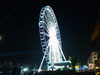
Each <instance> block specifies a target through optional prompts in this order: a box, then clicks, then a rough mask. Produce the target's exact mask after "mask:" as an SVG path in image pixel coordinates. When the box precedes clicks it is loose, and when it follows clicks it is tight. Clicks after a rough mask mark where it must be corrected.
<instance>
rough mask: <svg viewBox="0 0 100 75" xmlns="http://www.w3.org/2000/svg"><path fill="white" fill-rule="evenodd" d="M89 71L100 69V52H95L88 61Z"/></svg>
mask: <svg viewBox="0 0 100 75" xmlns="http://www.w3.org/2000/svg"><path fill="white" fill-rule="evenodd" d="M88 66H89V69H100V51H93V52H92V53H91V55H90V57H89V59H88Z"/></svg>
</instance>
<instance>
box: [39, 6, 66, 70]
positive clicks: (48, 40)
mask: <svg viewBox="0 0 100 75" xmlns="http://www.w3.org/2000/svg"><path fill="white" fill-rule="evenodd" d="M39 32H40V40H41V46H42V51H43V53H44V56H43V59H42V62H41V64H40V67H39V70H40V69H41V67H42V64H43V61H44V59H45V60H46V62H47V68H48V70H51V69H52V68H55V69H57V68H59V67H58V66H59V65H61V64H63V63H65V62H66V58H65V56H64V54H63V52H62V44H61V37H60V30H59V26H58V22H57V19H56V16H55V14H54V12H53V10H52V8H51V7H50V6H45V7H43V8H42V9H41V12H40V18H39Z"/></svg>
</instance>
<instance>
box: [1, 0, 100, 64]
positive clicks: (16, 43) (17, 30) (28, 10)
mask: <svg viewBox="0 0 100 75" xmlns="http://www.w3.org/2000/svg"><path fill="white" fill-rule="evenodd" d="M46 5H50V6H51V7H52V9H53V10H54V12H55V15H56V17H57V20H58V24H59V28H60V32H61V40H62V45H63V46H62V48H63V52H64V54H65V57H66V58H67V57H68V56H70V55H74V56H77V58H78V59H80V61H81V62H83V63H86V62H87V58H88V57H89V54H90V52H91V49H90V38H91V34H92V31H93V29H94V28H93V27H94V26H95V23H96V17H97V15H98V8H99V0H98V1H97V0H94V1H91V0H80V1H77V0H68V1H66V0H0V35H1V36H2V37H3V39H2V40H1V41H0V62H4V61H13V62H21V63H29V64H34V63H37V64H40V61H41V60H42V56H43V53H42V48H41V44H40V38H39V27H38V22H39V14H40V10H41V8H42V7H43V6H46Z"/></svg>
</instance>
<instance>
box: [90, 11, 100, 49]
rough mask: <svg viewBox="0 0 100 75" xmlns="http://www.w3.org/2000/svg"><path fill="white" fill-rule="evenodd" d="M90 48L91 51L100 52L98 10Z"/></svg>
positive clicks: (99, 18) (99, 19)
mask: <svg viewBox="0 0 100 75" xmlns="http://www.w3.org/2000/svg"><path fill="white" fill-rule="evenodd" d="M91 48H92V50H93V51H94V50H96V51H100V10H99V15H98V17H97V20H96V27H95V29H94V31H93V33H92V38H91Z"/></svg>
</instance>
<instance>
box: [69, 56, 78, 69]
mask: <svg viewBox="0 0 100 75" xmlns="http://www.w3.org/2000/svg"><path fill="white" fill-rule="evenodd" d="M69 60H70V61H71V66H72V68H73V69H75V65H77V63H78V62H79V61H78V59H77V57H76V56H69Z"/></svg>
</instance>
